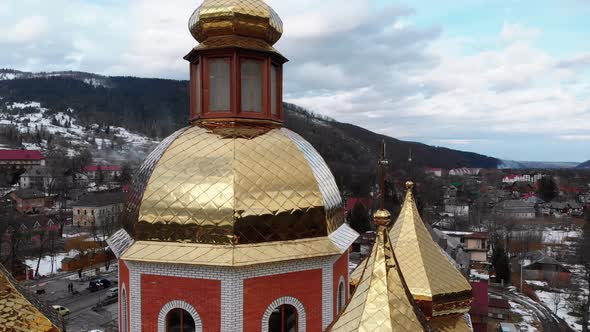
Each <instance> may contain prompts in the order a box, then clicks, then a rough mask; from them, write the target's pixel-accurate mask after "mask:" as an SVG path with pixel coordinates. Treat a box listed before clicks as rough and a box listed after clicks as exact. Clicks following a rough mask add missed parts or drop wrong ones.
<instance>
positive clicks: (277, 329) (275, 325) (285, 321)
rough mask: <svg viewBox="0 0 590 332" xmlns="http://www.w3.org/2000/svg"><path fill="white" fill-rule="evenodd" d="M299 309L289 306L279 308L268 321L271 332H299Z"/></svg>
mask: <svg viewBox="0 0 590 332" xmlns="http://www.w3.org/2000/svg"><path fill="white" fill-rule="evenodd" d="M297 330H298V329H297V309H295V307H293V306H292V305H289V304H283V305H281V306H279V307H277V308H276V309H275V310H273V312H272V313H271V315H270V318H269V320H268V331H269V332H297Z"/></svg>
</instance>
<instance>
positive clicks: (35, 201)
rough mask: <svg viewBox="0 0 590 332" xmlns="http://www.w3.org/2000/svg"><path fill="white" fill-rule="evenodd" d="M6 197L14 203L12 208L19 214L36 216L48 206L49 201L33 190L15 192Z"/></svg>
mask: <svg viewBox="0 0 590 332" xmlns="http://www.w3.org/2000/svg"><path fill="white" fill-rule="evenodd" d="M8 196H9V197H10V198H11V199H12V200H13V201H14V207H15V209H16V210H17V211H18V212H20V213H28V214H36V213H40V212H43V211H44V210H45V209H46V208H48V207H49V206H50V199H49V198H48V197H46V196H45V194H44V193H42V192H40V191H38V190H34V189H20V190H16V191H13V192H11V193H10V194H8Z"/></svg>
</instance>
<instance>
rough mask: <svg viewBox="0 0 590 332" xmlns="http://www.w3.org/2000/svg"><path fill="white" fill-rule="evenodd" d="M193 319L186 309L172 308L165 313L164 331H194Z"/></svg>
mask: <svg viewBox="0 0 590 332" xmlns="http://www.w3.org/2000/svg"><path fill="white" fill-rule="evenodd" d="M195 329H196V327H195V320H194V319H193V317H191V314H189V313H188V311H186V310H184V309H180V308H174V309H172V310H170V311H169V312H168V314H166V332H195Z"/></svg>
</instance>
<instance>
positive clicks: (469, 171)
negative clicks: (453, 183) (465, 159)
mask: <svg viewBox="0 0 590 332" xmlns="http://www.w3.org/2000/svg"><path fill="white" fill-rule="evenodd" d="M480 172H481V168H467V167H462V168H453V169H451V170H450V171H449V175H450V176H477V175H479V173H480Z"/></svg>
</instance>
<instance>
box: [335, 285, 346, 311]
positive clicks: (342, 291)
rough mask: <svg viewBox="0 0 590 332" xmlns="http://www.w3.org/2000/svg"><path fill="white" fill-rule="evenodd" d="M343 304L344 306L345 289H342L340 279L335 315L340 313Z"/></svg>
mask: <svg viewBox="0 0 590 332" xmlns="http://www.w3.org/2000/svg"><path fill="white" fill-rule="evenodd" d="M345 304H346V289H345V288H344V278H343V277H340V282H339V283H338V299H337V302H336V313H337V314H339V313H341V312H342V310H343V309H344V305H345Z"/></svg>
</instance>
